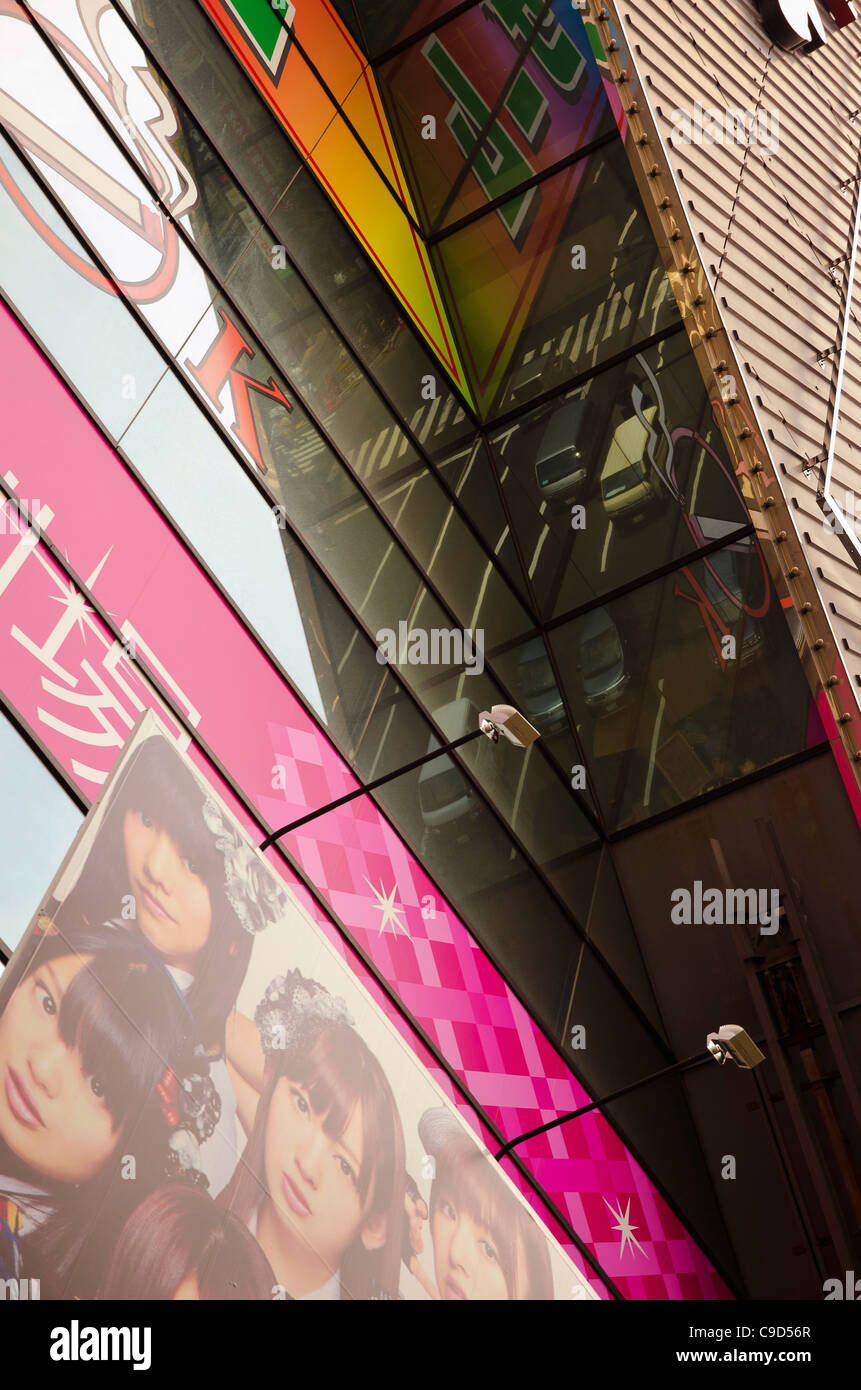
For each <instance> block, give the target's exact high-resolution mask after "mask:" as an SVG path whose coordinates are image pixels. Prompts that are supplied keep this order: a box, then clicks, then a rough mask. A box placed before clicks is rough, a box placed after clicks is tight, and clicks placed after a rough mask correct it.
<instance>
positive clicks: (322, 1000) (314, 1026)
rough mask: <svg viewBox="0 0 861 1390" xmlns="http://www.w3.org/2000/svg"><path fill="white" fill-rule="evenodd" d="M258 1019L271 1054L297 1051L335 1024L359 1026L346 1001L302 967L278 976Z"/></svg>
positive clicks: (264, 1044)
mask: <svg viewBox="0 0 861 1390" xmlns="http://www.w3.org/2000/svg"><path fill="white" fill-rule="evenodd" d="M254 1022H255V1023H256V1024H257V1027H258V1029H259V1030H260V1042H261V1045H262V1047H263V1051H264V1052H265V1053H266V1054H267V1056H269V1055H272V1054H274V1053H277V1052H292V1051H294V1050H295V1049H296V1048H297V1047H300V1046H303V1045H305V1044H306V1043H308V1042H309V1041H311V1039H312V1038H313V1037H314V1035H315V1034H316V1033H318V1032H319V1031H320V1030H321V1029H322V1028H324V1027H326V1026H327V1025H329V1024H332V1023H346V1024H347V1026H348V1027H350V1028H354V1027H355V1021H354V1019H353V1018H352V1016H351V1014H350V1012H349V1010H348V1009H347V1005H346V1003H345V1001H344V1000H343V999H341V998H339V997H338V996H337V995H334V994H330V993H329V991H328V990H327V989H326V988H325V987H324V986H323V985H321V984H318V983H317V981H316V980H307V979H306V978H305V976H304V975H303V974H302V972H301V971H300V970H289V971H288V972H287V974H286V975H276V977H275V979H274V980H273V981H272V982H271V984H270V985H269V987H268V989H267V990H266V993H265V994H264V996H263V998H262V999H261V1000H260V1003H259V1004H258V1005H257V1008H256V1009H255V1011H254Z"/></svg>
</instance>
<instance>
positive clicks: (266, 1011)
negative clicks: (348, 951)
mask: <svg viewBox="0 0 861 1390" xmlns="http://www.w3.org/2000/svg"><path fill="white" fill-rule="evenodd" d="M0 1278H16V1279H21V1278H24V1279H38V1280H39V1281H40V1286H41V1290H42V1297H43V1298H45V1297H53V1298H60V1299H74V1298H79V1299H132V1300H136V1299H161V1300H171V1299H208V1298H211V1299H266V1300H275V1301H281V1300H285V1301H286V1300H290V1299H315V1300H324V1299H333V1300H334V1299H416V1300H436V1299H449V1300H455V1299H456V1300H467V1299H481V1300H509V1299H517V1300H523V1299H542V1300H548V1299H556V1298H565V1299H568V1298H572V1297H574V1298H584V1299H589V1298H595V1297H597V1295H596V1294H595V1293H594V1292H593V1291H592V1289H591V1287H590V1285H589V1284H588V1282H587V1281H586V1280H585V1279H584V1278H583V1276H582V1275H581V1274H580V1273H579V1272H578V1270H577V1269H576V1268H575V1266H574V1265H573V1264H572V1263H571V1261H570V1260H569V1259H568V1257H567V1256H566V1255H565V1253H564V1252H563V1251H562V1249H561V1247H560V1246H559V1245H558V1244H557V1243H556V1242H555V1241H554V1239H553V1238H552V1236H551V1235H550V1234H549V1232H548V1231H547V1230H546V1228H545V1227H544V1226H543V1225H542V1224H541V1223H539V1222H538V1221H537V1220H536V1218H535V1217H534V1215H533V1214H532V1212H531V1210H530V1208H529V1207H528V1206H527V1204H526V1202H525V1201H524V1200H523V1198H522V1197H521V1196H520V1194H519V1192H518V1191H517V1189H516V1188H515V1187H514V1186H513V1185H512V1184H511V1183H510V1182H509V1180H508V1179H507V1177H506V1176H505V1175H504V1173H503V1172H502V1171H501V1169H500V1168H499V1166H498V1165H497V1164H496V1163H495V1162H494V1160H493V1158H492V1156H491V1155H490V1153H489V1152H488V1151H487V1150H486V1149H483V1148H482V1147H481V1146H480V1145H479V1144H478V1143H477V1142H476V1139H475V1136H474V1135H473V1134H472V1132H471V1131H470V1130H469V1128H468V1127H467V1125H466V1124H465V1123H464V1121H463V1120H462V1119H461V1118H460V1116H459V1115H458V1113H457V1111H456V1110H455V1108H454V1107H453V1106H452V1105H451V1104H450V1102H449V1101H448V1099H447V1098H446V1096H445V1095H444V1093H443V1092H442V1091H441V1090H440V1089H439V1087H438V1086H437V1085H436V1083H435V1082H434V1081H433V1079H432V1078H431V1077H430V1076H429V1075H428V1073H427V1072H426V1071H425V1069H424V1068H423V1067H422V1065H421V1063H420V1062H419V1061H418V1059H417V1058H416V1057H415V1055H414V1054H413V1052H412V1051H411V1050H410V1049H409V1048H408V1047H407V1045H406V1044H405V1042H404V1041H403V1040H402V1039H401V1037H400V1036H399V1034H398V1033H397V1032H396V1030H395V1029H394V1028H393V1026H392V1024H391V1023H390V1022H389V1020H388V1019H387V1018H386V1017H385V1015H384V1013H383V1012H382V1010H381V1009H380V1008H379V1007H378V1006H377V1004H376V1003H375V1002H374V1001H373V1000H372V999H371V997H370V995H369V994H368V993H367V992H366V991H365V990H364V989H363V988H362V986H361V984H360V983H359V981H358V980H357V978H356V976H355V974H354V973H353V971H352V970H351V969H350V968H349V966H348V965H347V964H346V963H345V962H344V961H343V960H342V959H341V957H340V956H339V955H338V953H337V952H336V951H335V950H334V949H333V947H332V946H331V945H330V944H329V942H328V941H327V940H326V938H325V936H324V935H323V933H322V932H321V930H320V928H319V926H318V925H317V924H316V923H315V921H314V920H313V918H312V917H311V915H310V914H309V913H308V911H307V910H306V909H305V907H304V906H303V905H302V903H301V902H300V901H299V899H298V897H296V896H295V895H294V894H293V892H292V891H291V889H290V888H289V886H288V885H287V884H286V883H285V881H284V880H283V879H282V878H281V877H280V876H279V875H278V874H277V873H276V872H275V871H274V870H273V869H272V868H271V867H270V866H269V864H268V863H267V862H266V861H265V860H264V858H263V857H262V855H261V854H260V853H259V852H258V850H257V849H256V847H255V845H254V843H253V842H252V841H251V840H250V839H249V838H248V836H247V835H246V833H245V831H244V830H243V829H242V827H241V826H240V824H239V822H238V821H237V820H236V819H235V818H234V817H233V815H232V814H231V812H230V811H229V810H228V808H227V806H226V805H225V803H224V801H223V800H222V799H221V798H220V797H219V796H218V795H217V794H216V792H215V791H214V789H213V788H212V787H211V786H210V785H209V784H208V783H206V782H204V781H203V779H202V778H201V776H200V774H199V773H198V771H197V769H196V768H195V767H194V766H193V764H192V763H191V761H190V760H189V759H188V758H187V756H186V755H185V754H184V753H183V752H181V751H180V750H179V749H178V748H177V745H176V743H175V741H174V740H173V739H171V738H170V737H168V736H167V735H166V734H165V732H164V731H163V729H162V728H161V726H160V724H159V721H158V720H157V718H156V716H155V715H154V714H152V713H147V714H144V715H143V716H142V717H141V719H140V720H139V722H138V723H137V725H136V727H135V730H134V732H133V733H132V735H131V736H130V738H129V740H128V743H127V745H126V747H125V749H124V751H123V754H122V756H121V757H120V758H119V759H118V761H117V762H116V763H115V765H114V768H113V770H112V772H111V775H110V777H109V778H108V780H107V782H106V783H105V786H104V788H103V791H102V794H101V795H100V797H99V799H98V801H97V802H96V804H95V805H94V807H93V809H92V810H91V812H90V814H89V815H88V817H87V819H86V821H85V822H84V823H83V825H82V828H81V831H80V833H79V834H78V836H77V837H76V839H75V842H74V845H73V847H72V849H71V851H70V853H69V855H68V856H67V858H66V861H65V863H64V865H63V866H62V868H61V870H60V872H59V873H58V875H57V877H56V878H55V880H54V883H53V884H52V886H51V888H50V890H49V891H48V894H47V895H46V897H45V899H44V901H43V904H42V907H41V910H40V912H39V914H38V916H37V918H36V920H35V921H34V922H33V923H32V925H31V927H30V929H29V931H28V932H27V934H26V935H25V937H24V939H23V941H22V942H21V945H20V946H19V948H18V950H17V952H16V953H15V956H14V957H13V959H12V961H11V962H10V964H9V966H8V968H7V970H6V971H5V972H4V975H3V978H2V984H0Z"/></svg>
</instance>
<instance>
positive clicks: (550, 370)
mask: <svg viewBox="0 0 861 1390" xmlns="http://www.w3.org/2000/svg"><path fill="white" fill-rule="evenodd" d="M570 367H571V364H570V362H567V361H566V359H565V358H564V357H563V356H562V355H561V353H558V352H536V353H534V354H533V356H532V358H531V359H530V361H529V362H521V364H520V366H519V367H516V368H515V369H514V371H513V372H512V373H511V376H510V377H509V378H508V385H507V387H506V391H505V405H506V408H508V407H509V406H515V405H520V404H521V403H522V402H523V401H531V400H534V398H535V397H536V396H538V395H540V394H541V392H542V391H549V390H550V388H551V387H552V386H558V385H559V383H560V382H561V381H563V380H564V379H565V373H566V370H567V371H570Z"/></svg>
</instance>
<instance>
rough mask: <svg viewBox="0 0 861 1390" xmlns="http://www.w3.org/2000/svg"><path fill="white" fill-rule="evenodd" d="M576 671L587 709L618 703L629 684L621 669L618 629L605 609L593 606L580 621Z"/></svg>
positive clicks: (628, 673) (622, 649) (622, 653)
mask: <svg viewBox="0 0 861 1390" xmlns="http://www.w3.org/2000/svg"><path fill="white" fill-rule="evenodd" d="M577 672H578V674H579V676H580V684H581V685H582V687H583V697H584V699H585V701H586V704H587V705H588V706H589V708H590V709H593V710H597V709H601V710H611V709H615V708H616V706H617V705H619V704H620V703H621V701H622V699H623V697H624V694H625V691H626V690H627V688H628V686H629V685H630V683H631V675H630V672H629V671H627V670H626V669H625V649H624V647H623V646H622V639H621V637H620V636H619V629H618V628H617V627H616V624H615V623H614V622H613V619H612V618H611V617H610V614H609V613H608V612H607V610H606V608H596V609H594V610H593V612H591V613H587V614H586V617H585V618H584V619H583V620H582V622H581V623H580V629H579V632H578V634H577Z"/></svg>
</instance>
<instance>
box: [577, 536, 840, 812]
mask: <svg viewBox="0 0 861 1390" xmlns="http://www.w3.org/2000/svg"><path fill="white" fill-rule="evenodd" d="M550 642H551V646H552V648H553V651H554V654H555V656H556V660H557V663H558V667H559V671H560V674H561V678H562V682H563V685H564V687H565V690H566V694H567V696H568V700H569V702H570V705H571V708H572V710H573V712H574V715H575V718H576V721H577V730H578V734H579V738H580V742H581V744H582V746H583V748H584V751H585V754H586V757H587V759H588V760H589V763H590V768H591V772H592V777H593V781H594V785H595V788H596V791H597V795H598V798H599V800H600V802H601V806H602V809H603V812H604V816H605V817H606V819H607V821H608V823H609V826H610V828H611V829H615V828H619V827H622V826H624V825H629V824H631V823H632V822H634V821H638V820H643V819H645V818H646V817H648V816H653V815H656V814H657V813H658V812H660V811H665V810H668V809H670V808H671V807H673V806H677V805H679V804H680V803H681V802H684V801H687V800H690V799H691V798H693V797H696V796H700V795H701V794H703V793H704V792H707V791H711V790H713V789H714V788H716V787H720V786H724V785H725V784H726V783H728V782H732V781H733V780H734V779H735V778H737V777H743V776H745V775H747V774H748V773H752V772H756V771H757V770H758V769H760V768H762V767H767V766H769V765H770V764H772V763H775V762H777V761H779V760H780V759H781V758H784V757H787V756H788V755H790V754H792V753H797V752H800V751H801V750H803V749H804V748H805V747H807V746H808V744H809V742H818V741H819V739H820V738H821V727H820V725H819V722H818V719H816V718H815V715H813V714H812V713H811V700H810V690H809V687H808V684H807V680H806V678H805V675H804V671H803V669H802V666H801V663H800V662H799V660H798V656H797V653H796V650H795V646H794V642H793V639H792V636H791V635H790V630H789V627H788V625H787V622H786V618H785V617H784V614H783V611H782V609H781V607H780V604H779V602H778V600H777V598H776V596H775V593H774V589H773V587H772V585H771V580H770V578H769V575H768V571H767V569H766V565H765V561H764V558H763V556H762V553H761V551H760V550H759V547H758V546H757V545H756V542H755V540H754V539H753V538H752V537H749V536H748V537H745V538H743V539H741V540H739V541H737V542H734V543H733V544H731V545H729V546H727V547H725V548H724V549H722V550H719V551H717V552H715V553H713V554H711V555H709V556H708V557H706V558H704V559H702V560H697V561H694V562H692V563H691V564H689V565H685V566H683V567H682V568H681V569H679V570H676V571H675V572H674V573H672V574H670V575H668V576H666V577H665V578H664V579H662V580H659V581H657V582H656V583H653V584H648V585H645V586H644V587H643V588H640V589H637V590H635V591H633V592H632V593H628V594H626V595H624V596H623V597H621V598H619V599H616V600H614V601H612V602H610V603H607V604H605V605H604V606H603V607H600V608H593V609H591V610H590V611H589V612H588V613H586V614H585V615H583V616H582V617H579V618H576V619H573V620H572V621H571V622H569V623H566V624H565V625H564V626H563V627H560V628H556V629H554V630H553V631H552V632H551V634H550Z"/></svg>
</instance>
